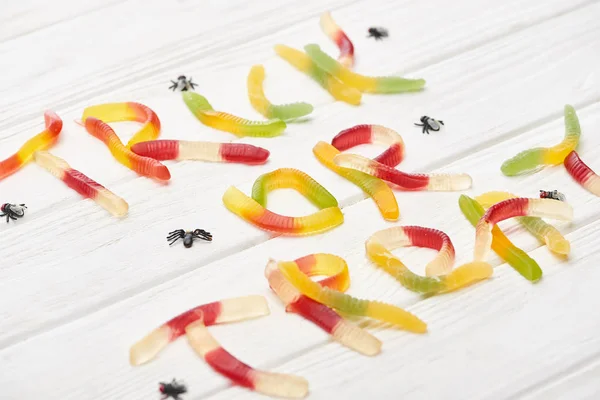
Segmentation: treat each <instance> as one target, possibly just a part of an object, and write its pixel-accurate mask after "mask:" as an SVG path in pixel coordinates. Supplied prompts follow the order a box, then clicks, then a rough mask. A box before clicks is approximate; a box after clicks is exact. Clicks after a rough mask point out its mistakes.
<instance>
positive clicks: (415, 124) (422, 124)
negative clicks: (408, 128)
mask: <svg viewBox="0 0 600 400" xmlns="http://www.w3.org/2000/svg"><path fill="white" fill-rule="evenodd" d="M415 125H416V126H423V124H415Z"/></svg>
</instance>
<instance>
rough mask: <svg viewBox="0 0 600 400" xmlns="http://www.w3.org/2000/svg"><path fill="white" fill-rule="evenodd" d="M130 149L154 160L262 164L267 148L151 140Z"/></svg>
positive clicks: (232, 144)
mask: <svg viewBox="0 0 600 400" xmlns="http://www.w3.org/2000/svg"><path fill="white" fill-rule="evenodd" d="M131 151H133V152H134V153H135V154H137V155H139V156H142V157H150V158H153V159H155V160H161V161H162V160H196V161H209V162H226V163H238V164H248V165H255V164H264V163H265V162H266V161H267V158H269V155H270V153H269V150H267V149H263V148H262V147H258V146H252V145H251V144H244V143H215V142H188V141H185V140H151V141H149V142H140V143H136V144H134V145H133V146H131Z"/></svg>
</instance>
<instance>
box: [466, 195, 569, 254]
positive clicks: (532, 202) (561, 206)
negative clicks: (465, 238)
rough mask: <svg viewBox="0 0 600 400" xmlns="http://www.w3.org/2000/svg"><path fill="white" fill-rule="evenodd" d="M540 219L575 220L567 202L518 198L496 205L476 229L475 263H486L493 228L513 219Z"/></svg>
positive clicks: (488, 211) (489, 209)
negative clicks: (499, 223)
mask: <svg viewBox="0 0 600 400" xmlns="http://www.w3.org/2000/svg"><path fill="white" fill-rule="evenodd" d="M524 216H529V217H540V218H552V219H558V220H564V221H571V220H572V219H573V208H571V206H570V205H569V204H567V203H565V202H562V201H556V200H551V199H529V198H523V197H517V198H514V199H508V200H504V201H501V202H500V203H496V204H494V205H493V206H491V207H490V208H488V210H487V211H486V212H485V214H484V215H483V216H482V217H481V219H480V220H479V222H478V223H477V226H476V228H475V230H476V232H475V235H476V236H475V250H474V253H473V258H474V259H475V261H485V260H486V259H487V256H488V254H489V251H490V248H491V244H492V237H493V236H492V228H493V227H494V225H496V224H497V223H498V222H500V221H504V220H505V219H509V218H513V217H524Z"/></svg>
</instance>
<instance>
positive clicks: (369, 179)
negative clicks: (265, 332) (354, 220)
mask: <svg viewBox="0 0 600 400" xmlns="http://www.w3.org/2000/svg"><path fill="white" fill-rule="evenodd" d="M313 154H314V155H315V157H317V159H318V160H319V161H320V162H321V164H323V165H324V166H326V167H327V168H329V169H330V170H332V171H333V172H335V173H336V174H338V175H340V176H341V177H343V178H346V179H347V180H349V181H350V182H352V183H354V184H355V185H356V186H358V187H359V188H360V189H361V190H362V191H363V192H365V193H366V194H367V195H369V197H371V198H372V199H373V200H374V201H375V204H376V205H377V208H379V212H380V213H381V215H382V216H383V218H384V219H385V220H387V221H396V220H397V219H398V218H399V217H400V210H399V209H398V202H397V201H396V196H394V192H392V189H390V187H389V186H388V185H387V184H386V183H385V182H384V181H382V180H381V179H379V178H376V177H374V176H371V175H369V174H365V173H363V172H360V171H356V170H354V169H349V168H342V167H339V166H337V165H336V164H335V163H334V162H333V159H334V157H335V156H337V155H338V154H340V152H339V151H338V150H337V149H336V148H335V147H333V146H332V145H330V144H329V143H325V142H319V143H317V144H316V145H315V147H313Z"/></svg>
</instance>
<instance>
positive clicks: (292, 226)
mask: <svg viewBox="0 0 600 400" xmlns="http://www.w3.org/2000/svg"><path fill="white" fill-rule="evenodd" d="M283 187H286V188H292V189H296V190H297V191H298V192H300V194H302V195H304V196H306V197H307V198H308V199H309V200H310V201H312V202H313V203H314V204H315V205H317V206H318V207H320V208H321V210H319V211H317V212H315V213H313V214H310V215H306V216H303V217H288V216H284V215H280V214H276V213H274V212H272V211H269V210H268V209H266V208H265V207H264V205H263V204H264V203H266V194H267V192H268V191H269V190H271V189H272V188H283ZM252 194H253V196H255V197H256V198H250V197H248V196H246V195H245V194H244V193H242V192H241V191H240V190H239V189H237V188H235V187H234V186H230V187H229V189H227V191H226V192H225V194H224V195H223V203H224V204H225V207H227V209H228V210H229V211H231V212H232V213H234V214H236V215H238V216H239V217H241V218H242V219H244V220H245V221H247V222H249V223H251V224H252V225H254V226H256V227H258V228H260V229H263V230H266V231H270V232H275V233H280V234H286V235H292V236H299V235H314V234H317V233H321V232H325V231H328V230H330V229H332V228H335V227H336V226H338V225H340V224H342V222H344V215H343V214H342V210H340V208H339V207H338V206H337V200H335V198H334V197H333V196H332V195H331V194H330V193H329V192H328V191H327V189H325V188H324V187H323V186H321V185H320V184H319V183H318V182H317V181H315V180H314V179H312V178H310V176H308V175H306V174H305V173H303V172H301V171H298V170H293V169H283V170H281V169H280V170H276V171H273V172H271V173H270V174H266V175H263V176H261V177H259V178H258V179H257V181H256V182H255V184H254V187H253V193H252ZM261 202H262V203H263V204H261ZM334 202H335V205H333V204H334Z"/></svg>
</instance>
